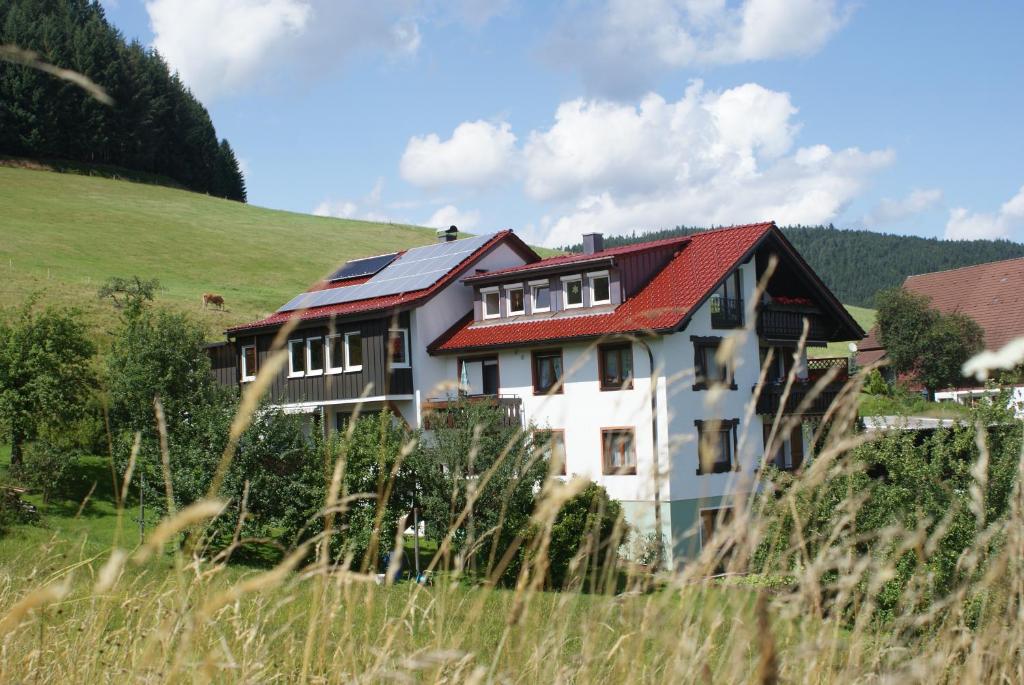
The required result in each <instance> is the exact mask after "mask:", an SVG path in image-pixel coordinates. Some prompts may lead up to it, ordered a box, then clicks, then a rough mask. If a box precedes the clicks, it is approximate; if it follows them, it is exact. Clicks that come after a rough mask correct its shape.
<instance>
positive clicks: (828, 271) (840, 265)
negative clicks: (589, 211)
mask: <svg viewBox="0 0 1024 685" xmlns="http://www.w3.org/2000/svg"><path fill="white" fill-rule="evenodd" d="M781 228H782V232H783V233H784V234H785V235H786V237H787V238H789V240H790V242H792V243H793V245H794V247H796V249H797V250H798V251H799V252H800V254H801V255H802V256H803V258H804V259H806V260H807V262H808V263H809V264H810V265H811V267H812V268H814V270H815V271H816V272H817V273H818V275H819V276H821V277H822V279H824V281H825V283H826V284H827V285H828V286H829V288H831V289H832V292H834V293H835V294H836V296H837V297H838V298H839V299H840V300H841V301H842V302H843V303H845V304H852V305H857V306H860V307H874V306H875V293H877V292H878V291H879V290H883V289H885V288H892V287H895V286H898V285H900V284H902V283H903V281H904V279H906V277H907V276H911V275H913V274H923V273H930V272H932V271H945V270H946V269H956V268H958V267H961V266H972V265H974V264H984V263H985V262H995V261H999V260H1001V259H1013V258H1015V257H1024V245H1022V244H1020V243H1014V242H1011V241H1008V240H939V239H938V238H921V237H919V236H909V235H894V234H891V233H876V232H874V231H864V230H842V229H838V228H835V227H834V226H832V225H828V226H782V227H781ZM701 230H705V229H702V228H694V227H689V226H676V227H675V228H669V229H664V230H660V231H650V232H645V233H637V232H635V231H634V232H633V233H632V234H629V235H621V236H606V237H605V239H604V244H605V247H615V246H617V245H628V244H630V243H637V242H641V241H645V240H658V239H661V238H670V237H672V236H677V235H688V234H690V233H694V232H696V231H701ZM563 249H565V250H569V251H572V252H578V251H580V250H582V249H583V246H582V245H581V244H577V245H569V246H566V247H564V248H563Z"/></svg>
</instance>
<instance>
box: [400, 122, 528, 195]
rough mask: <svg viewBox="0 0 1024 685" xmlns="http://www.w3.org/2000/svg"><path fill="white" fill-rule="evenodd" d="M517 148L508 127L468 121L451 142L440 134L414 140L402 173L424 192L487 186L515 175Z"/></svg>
mask: <svg viewBox="0 0 1024 685" xmlns="http://www.w3.org/2000/svg"><path fill="white" fill-rule="evenodd" d="M515 144H516V137H515V135H514V134H513V133H512V130H511V127H510V126H509V125H508V124H507V123H504V122H501V123H497V124H492V123H490V122H487V121H482V120H481V121H467V122H464V123H462V124H459V125H458V126H457V127H456V128H455V130H454V131H453V132H452V136H451V138H449V139H447V140H441V138H440V137H439V136H438V135H437V134H436V133H431V134H428V135H426V136H423V137H422V138H420V137H415V136H414V137H413V138H410V139H409V142H408V144H407V145H406V147H405V153H404V154H403V155H402V160H401V162H400V164H399V170H400V172H401V174H402V178H404V179H405V180H407V181H409V182H410V183H412V184H414V185H417V186H420V187H423V188H439V187H442V186H452V185H461V186H485V185H489V184H491V183H494V182H495V181H497V180H499V179H501V178H502V177H505V176H507V175H509V174H510V173H511V172H512V166H513V162H514V156H515Z"/></svg>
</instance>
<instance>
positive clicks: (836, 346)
mask: <svg viewBox="0 0 1024 685" xmlns="http://www.w3.org/2000/svg"><path fill="white" fill-rule="evenodd" d="M844 306H845V307H846V311H848V312H850V315H851V316H853V318H854V319H855V320H856V321H857V323H859V324H860V327H861V328H863V329H864V332H865V333H866V332H867V331H870V330H871V328H872V326H874V325H875V315H876V314H877V312H876V311H875V310H874V309H868V308H867V307H855V306H853V305H851V304H848V305H844ZM852 342H856V343H857V344H860V341H859V340H855V341H852ZM807 356H809V357H849V356H850V342H849V341H847V342H834V343H829V344H828V346H827V347H811V348H808V350H807Z"/></svg>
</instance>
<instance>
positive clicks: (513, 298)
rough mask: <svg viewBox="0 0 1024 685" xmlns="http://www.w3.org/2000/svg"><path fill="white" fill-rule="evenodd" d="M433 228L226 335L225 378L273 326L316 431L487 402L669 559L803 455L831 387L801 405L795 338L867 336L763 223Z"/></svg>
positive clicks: (287, 398) (247, 372)
mask: <svg viewBox="0 0 1024 685" xmlns="http://www.w3.org/2000/svg"><path fill="white" fill-rule="evenodd" d="M449 235H450V234H446V235H445V238H444V240H445V242H442V243H439V245H442V246H444V245H448V246H450V247H442V248H437V247H434V246H431V249H424V248H416V250H422V251H423V253H422V254H419V255H413V258H411V259H410V258H408V257H406V256H405V255H401V256H398V257H395V258H394V259H393V261H391V262H388V263H387V265H385V266H384V267H382V268H381V270H379V271H378V272H375V273H374V274H373V275H370V276H367V274H365V273H363V271H369V270H371V269H372V268H375V267H376V264H373V265H369V266H368V267H367V268H365V269H363V268H361V267H359V265H356V266H354V267H352V268H351V269H348V271H346V268H343V269H342V270H339V274H337V275H340V276H345V275H346V274H353V275H352V279H353V280H347V279H346V278H339V279H334V280H332V279H328V280H327V281H326V282H325V283H323V284H320V285H318V286H317V287H316V288H314V289H311V291H310V292H307V293H303V294H302V295H300V296H299V297H297V298H295V300H293V301H292V302H290V303H288V304H287V305H285V306H284V307H282V308H281V310H280V311H278V312H276V313H275V314H273V315H272V316H270V317H268V318H266V319H263V320H262V321H258V322H254V323H252V324H248V325H245V326H239V327H237V328H234V329H232V330H231V331H229V336H230V339H231V341H232V343H231V344H232V345H233V346H234V349H235V350H236V352H237V354H236V355H235V358H236V359H237V362H236V366H237V369H235V373H236V376H237V378H238V379H239V381H240V382H248V379H250V378H254V376H255V371H256V370H257V369H258V368H259V366H260V364H261V363H263V361H264V360H265V359H266V355H267V354H269V351H270V349H271V347H272V346H273V340H274V338H275V336H278V335H286V337H287V341H288V342H287V345H288V349H289V360H290V361H289V365H288V368H287V369H285V371H283V372H282V373H281V374H279V377H278V378H275V379H274V382H273V384H272V387H271V393H272V397H273V399H274V401H275V402H277V403H279V404H280V405H281V406H284V407H285V408H287V409H288V410H290V411H309V412H312V413H315V414H316V415H319V416H320V417H322V421H323V423H324V425H325V427H326V428H328V429H332V428H339V427H341V426H343V425H344V423H345V421H346V420H347V416H348V415H349V414H350V412H351V410H352V408H353V407H354V406H355V405H356V404H358V403H359V401H360V398H361V397H362V398H365V400H366V401H368V402H369V403H370V407H383V406H387V407H391V408H392V409H393V410H394V411H395V412H396V414H399V415H401V416H402V417H403V418H404V419H405V420H406V421H407V422H408V423H409V425H410V426H412V427H415V428H422V429H425V430H429V429H430V425H431V421H432V420H435V419H436V418H437V417H439V416H442V415H443V414H444V412H445V411H447V410H449V409H450V408H452V407H453V406H455V405H456V403H458V402H460V401H464V400H465V399H466V398H469V399H470V400H471V401H484V402H488V403H492V404H494V405H496V406H498V407H501V408H502V410H503V412H504V414H505V416H506V417H507V420H509V421H511V422H513V423H514V424H515V425H521V426H523V427H529V428H530V429H531V430H534V431H535V434H534V439H535V444H537V445H539V446H540V447H541V449H543V450H544V452H545V454H546V456H547V458H548V459H549V460H550V461H551V463H552V468H553V469H555V470H556V472H558V473H561V474H563V475H564V476H565V477H572V476H581V477H585V478H588V479H591V480H593V481H595V482H598V483H601V484H602V485H603V486H604V487H605V488H607V490H608V491H609V494H610V495H611V496H612V497H615V498H616V499H618V500H619V501H620V502H621V503H622V505H623V508H624V510H625V511H626V513H627V517H628V519H629V521H630V523H631V524H632V525H634V526H635V527H636V528H637V529H638V530H639V531H641V532H645V533H649V532H654V531H657V532H658V533H660V534H661V536H662V538H663V539H664V540H670V541H671V542H672V545H671V554H672V558H673V559H674V560H675V562H676V563H681V562H682V561H683V560H685V559H686V558H687V557H689V556H690V555H692V554H694V553H695V552H696V551H698V550H699V548H700V545H701V544H702V540H703V539H706V537H707V536H709V535H711V534H712V532H713V530H714V527H715V524H716V522H717V521H719V520H721V518H722V517H724V516H727V515H728V513H727V511H723V510H728V509H729V507H730V506H731V502H732V499H733V498H734V497H737V496H742V495H744V494H746V493H749V492H750V490H751V489H752V488H753V487H756V483H754V479H755V474H756V471H757V469H758V467H759V466H760V464H761V463H762V461H763V460H764V459H768V460H771V461H772V462H773V463H774V464H775V465H777V466H779V467H781V468H799V467H800V465H801V464H802V462H803V460H804V455H806V454H808V444H807V437H806V435H805V431H804V430H803V429H802V424H803V421H804V420H811V419H813V418H814V417H815V416H820V415H822V414H823V413H824V412H825V411H826V410H827V408H828V406H829V404H830V402H831V401H832V399H834V397H835V394H836V392H837V387H836V386H834V385H832V386H828V387H827V388H826V390H825V392H822V393H820V394H819V395H817V396H816V397H809V396H808V392H809V389H810V386H811V384H812V383H813V381H815V380H816V379H817V378H818V377H819V374H820V373H822V372H823V371H824V370H822V369H815V368H814V365H813V360H812V362H811V363H810V364H809V362H808V360H807V357H806V355H805V354H804V353H803V352H802V351H799V347H798V343H799V341H800V340H801V339H804V341H805V344H806V345H808V346H816V345H817V346H824V345H825V344H826V343H828V342H831V341H842V340H850V339H860V338H861V337H863V335H864V332H863V331H862V330H861V329H860V327H859V326H858V325H857V323H856V322H855V321H854V320H853V319H852V318H851V317H850V315H849V314H848V313H847V311H846V309H845V308H844V307H843V306H842V305H841V304H840V303H839V302H838V300H837V299H836V298H835V296H834V295H833V294H832V293H831V292H830V291H829V290H828V288H827V287H826V286H825V285H824V283H823V282H822V281H821V279H820V278H819V277H818V276H817V275H816V274H815V273H814V271H813V270H812V269H811V268H810V267H809V266H808V265H807V263H806V262H805V261H804V260H803V259H802V258H801V257H800V255H799V254H798V253H797V251H796V250H795V249H794V248H793V246H792V245H791V244H790V243H789V241H788V240H787V239H786V238H785V236H783V234H782V233H781V231H779V230H778V228H777V227H776V226H775V224H774V223H771V222H769V223H761V224H751V225H747V226H735V227H730V228H723V229H717V230H711V231H705V232H701V233H697V234H694V235H690V236H685V237H678V238H671V239H667V240H658V241H651V242H646V243H638V244H634V245H627V246H622V247H614V248H607V249H606V248H604V246H603V240H602V236H601V235H600V234H590V235H587V236H584V250H583V252H582V253H579V254H570V255H560V256H555V257H549V258H546V259H541V258H540V257H539V256H538V255H537V254H536V253H534V252H533V250H531V249H530V248H529V247H528V246H526V245H525V244H524V243H522V241H520V240H519V239H518V238H517V237H515V235H514V234H513V233H511V232H508V231H505V232H501V233H497V234H494V235H492V236H480V237H477V238H473V239H468V240H458V241H455V240H452V241H449V240H448V237H449ZM451 237H454V236H451ZM471 241H475V242H471ZM460 244H462V245H460ZM439 250H440V251H442V252H444V251H450V252H451V254H452V255H454V256H451V257H450V258H447V259H445V258H443V255H438V254H435V253H437V252H438V251H439ZM410 252H413V251H412V250H411V251H410ZM407 254H408V253H407ZM383 257H387V256H383ZM383 257H382V259H383ZM350 264H351V263H350ZM417 264H418V265H419V266H418V267H417ZM417 270H419V271H424V272H426V271H429V273H424V275H422V276H417ZM389 272H390V275H389ZM354 274H359V275H354ZM402 279H410V280H408V281H405V282H403V280H402ZM403 283H404V284H403ZM759 283H763V284H764V290H763V291H760V292H759V289H758V284H759ZM389 284H390V285H389ZM325 293H326V294H325ZM284 326H294V330H292V331H290V332H288V333H287V334H282V333H281V330H282V329H283V327H284ZM356 349H358V350H359V351H358V352H355V350H356ZM225 363H226V364H228V363H230V362H225ZM838 371H842V372H845V369H842V370H838ZM231 372H232V370H231V369H227V370H226V371H224V372H223V373H224V375H226V376H230V374H231ZM830 373H831V374H833V376H835V374H836V372H835V371H833V372H830ZM762 375H763V376H764V381H763V382H762V381H761V376H762ZM791 375H792V376H794V377H795V378H796V379H797V382H796V383H795V384H793V385H792V387H791V388H790V390H789V392H788V394H787V393H786V379H787V377H789V376H791ZM841 378H842V374H840V375H839V376H838V377H835V380H841ZM759 386H760V392H759V393H758V394H757V395H756V396H755V390H756V389H757V388H758V387H759ZM780 417H781V418H783V419H788V420H787V421H784V422H783V423H785V424H786V426H787V429H786V430H779V429H774V430H773V426H774V425H776V424H777V423H778V422H777V421H776V419H777V418H780Z"/></svg>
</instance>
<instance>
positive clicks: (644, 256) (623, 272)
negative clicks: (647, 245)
mask: <svg viewBox="0 0 1024 685" xmlns="http://www.w3.org/2000/svg"><path fill="white" fill-rule="evenodd" d="M676 249H677V248H675V247H668V248H662V249H658V250H644V251H643V252H637V253H633V254H625V255H621V256H619V257H618V258H617V261H618V265H619V279H620V280H621V281H622V294H623V299H625V298H628V297H632V296H633V295H636V294H637V292H639V291H640V289H641V288H643V287H644V286H645V285H647V283H648V282H649V281H650V280H651V279H652V278H654V276H655V274H657V273H658V272H659V271H661V270H662V269H663V268H665V265H666V264H668V262H669V260H670V259H671V258H672V255H673V254H674V253H675V250H676Z"/></svg>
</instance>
